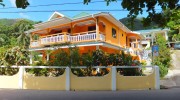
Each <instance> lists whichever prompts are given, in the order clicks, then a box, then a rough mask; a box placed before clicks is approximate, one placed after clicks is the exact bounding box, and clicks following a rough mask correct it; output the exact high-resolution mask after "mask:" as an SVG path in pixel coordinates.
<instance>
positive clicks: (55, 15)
mask: <svg viewBox="0 0 180 100" xmlns="http://www.w3.org/2000/svg"><path fill="white" fill-rule="evenodd" d="M58 16H61V17H64V15H63V14H61V13H59V12H57V11H55V12H54V13H53V14H52V15H51V17H49V19H48V21H50V20H52V19H55V18H57V17H58Z"/></svg>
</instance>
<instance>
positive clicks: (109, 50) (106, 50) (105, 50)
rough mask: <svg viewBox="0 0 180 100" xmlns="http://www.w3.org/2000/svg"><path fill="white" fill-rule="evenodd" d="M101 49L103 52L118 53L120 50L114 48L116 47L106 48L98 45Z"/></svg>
mask: <svg viewBox="0 0 180 100" xmlns="http://www.w3.org/2000/svg"><path fill="white" fill-rule="evenodd" d="M99 48H100V49H101V50H103V51H104V52H107V53H119V52H120V50H116V49H112V48H108V47H103V46H100V47H99Z"/></svg>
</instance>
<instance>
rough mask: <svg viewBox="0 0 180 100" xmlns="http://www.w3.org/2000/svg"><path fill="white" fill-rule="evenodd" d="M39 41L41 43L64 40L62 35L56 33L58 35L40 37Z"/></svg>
mask: <svg viewBox="0 0 180 100" xmlns="http://www.w3.org/2000/svg"><path fill="white" fill-rule="evenodd" d="M40 41H41V44H42V45H45V44H51V43H59V42H64V35H60V34H58V35H52V36H46V37H42V38H41V39H40Z"/></svg>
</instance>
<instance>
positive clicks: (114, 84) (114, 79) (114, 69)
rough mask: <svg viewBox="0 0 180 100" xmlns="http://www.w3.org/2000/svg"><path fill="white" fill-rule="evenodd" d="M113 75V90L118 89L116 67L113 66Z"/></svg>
mask: <svg viewBox="0 0 180 100" xmlns="http://www.w3.org/2000/svg"><path fill="white" fill-rule="evenodd" d="M111 69H112V77H111V79H112V80H111V83H112V84H111V85H112V86H111V87H112V91H116V67H114V66H113V67H112V68H111Z"/></svg>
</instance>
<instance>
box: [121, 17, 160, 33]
mask: <svg viewBox="0 0 180 100" xmlns="http://www.w3.org/2000/svg"><path fill="white" fill-rule="evenodd" d="M129 20H130V18H127V17H126V18H122V19H120V20H119V21H120V22H121V23H123V24H124V25H125V26H126V27H128V28H129V29H130V30H132V31H136V30H146V29H154V28H158V26H157V24H155V23H151V25H150V26H148V27H144V26H143V24H142V20H143V19H142V18H136V19H135V20H134V26H133V27H132V26H131V25H130V24H129Z"/></svg>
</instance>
